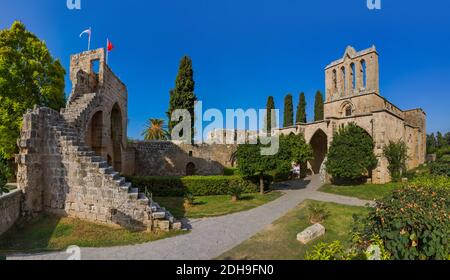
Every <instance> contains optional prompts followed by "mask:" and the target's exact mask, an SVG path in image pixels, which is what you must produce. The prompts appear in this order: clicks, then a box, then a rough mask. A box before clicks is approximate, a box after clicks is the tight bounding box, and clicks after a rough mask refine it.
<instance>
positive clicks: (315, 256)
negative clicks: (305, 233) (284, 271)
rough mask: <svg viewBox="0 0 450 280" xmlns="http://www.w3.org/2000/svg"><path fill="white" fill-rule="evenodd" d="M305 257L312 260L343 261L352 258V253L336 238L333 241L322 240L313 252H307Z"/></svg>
mask: <svg viewBox="0 0 450 280" xmlns="http://www.w3.org/2000/svg"><path fill="white" fill-rule="evenodd" d="M305 259H306V260H310V261H338V260H339V261H343V260H351V259H352V255H351V254H350V253H349V251H348V250H347V249H346V248H345V247H344V246H343V245H342V244H341V242H340V241H338V240H336V241H334V242H332V243H323V242H321V243H319V244H317V245H316V246H315V247H314V249H313V251H312V252H306V255H305Z"/></svg>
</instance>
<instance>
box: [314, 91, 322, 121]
mask: <svg viewBox="0 0 450 280" xmlns="http://www.w3.org/2000/svg"><path fill="white" fill-rule="evenodd" d="M323 106H324V105H323V96H322V93H321V92H320V90H318V91H317V93H316V102H315V104H314V121H316V122H317V121H322V120H323V119H324V109H323Z"/></svg>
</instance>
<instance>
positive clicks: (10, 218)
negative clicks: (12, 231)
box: [0, 190, 22, 235]
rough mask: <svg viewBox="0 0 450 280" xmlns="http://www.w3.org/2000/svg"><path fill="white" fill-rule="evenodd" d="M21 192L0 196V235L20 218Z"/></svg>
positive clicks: (16, 191)
mask: <svg viewBox="0 0 450 280" xmlns="http://www.w3.org/2000/svg"><path fill="white" fill-rule="evenodd" d="M21 201H22V192H20V191H19V190H15V191H12V192H11V193H7V194H4V195H2V196H0V235H2V234H3V233H5V232H6V231H7V230H8V229H9V228H10V227H12V226H13V225H14V223H15V222H16V221H17V220H18V219H19V217H20V202H21Z"/></svg>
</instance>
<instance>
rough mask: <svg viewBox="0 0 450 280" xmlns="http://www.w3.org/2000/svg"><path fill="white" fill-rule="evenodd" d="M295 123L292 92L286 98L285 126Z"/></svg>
mask: <svg viewBox="0 0 450 280" xmlns="http://www.w3.org/2000/svg"><path fill="white" fill-rule="evenodd" d="M292 125H294V105H293V104H292V94H288V95H286V97H285V98H284V127H290V126H292Z"/></svg>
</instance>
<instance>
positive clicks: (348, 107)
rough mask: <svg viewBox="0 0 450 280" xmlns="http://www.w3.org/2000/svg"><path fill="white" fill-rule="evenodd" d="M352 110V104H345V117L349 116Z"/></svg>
mask: <svg viewBox="0 0 450 280" xmlns="http://www.w3.org/2000/svg"><path fill="white" fill-rule="evenodd" d="M352 111H353V110H352V105H350V104H349V105H347V106H346V107H345V116H346V117H350V116H351V115H352V113H353V112H352Z"/></svg>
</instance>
